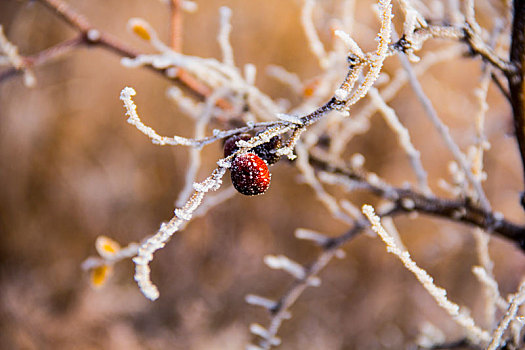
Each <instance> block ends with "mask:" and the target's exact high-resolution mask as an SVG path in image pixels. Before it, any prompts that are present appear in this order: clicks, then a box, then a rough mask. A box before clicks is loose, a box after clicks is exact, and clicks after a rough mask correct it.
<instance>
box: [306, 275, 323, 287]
mask: <svg viewBox="0 0 525 350" xmlns="http://www.w3.org/2000/svg"><path fill="white" fill-rule="evenodd" d="M306 283H307V284H308V285H309V286H311V287H319V286H320V285H321V279H320V278H319V277H317V276H312V277H309V278H308V280H307V281H306Z"/></svg>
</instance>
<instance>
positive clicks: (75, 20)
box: [0, 0, 232, 110]
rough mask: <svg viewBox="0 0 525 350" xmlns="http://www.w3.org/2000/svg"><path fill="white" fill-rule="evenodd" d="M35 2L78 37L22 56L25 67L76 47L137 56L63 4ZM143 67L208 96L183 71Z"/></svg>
mask: <svg viewBox="0 0 525 350" xmlns="http://www.w3.org/2000/svg"><path fill="white" fill-rule="evenodd" d="M39 1H40V2H41V3H42V4H43V5H44V6H46V7H47V8H49V9H51V10H52V11H53V12H54V13H55V14H56V15H57V16H58V17H59V18H60V19H61V20H63V21H64V22H66V23H67V24H68V25H70V26H71V27H72V28H73V29H75V30H76V31H77V32H79V35H78V36H77V37H75V38H73V39H70V40H66V41H64V42H61V43H59V44H57V45H54V46H52V47H50V48H48V49H45V50H43V51H41V52H39V53H37V54H35V55H33V56H26V57H24V61H25V62H27V66H28V67H35V66H39V65H43V64H45V63H48V62H49V61H51V60H53V59H55V58H57V57H59V56H61V55H63V54H65V53H66V52H69V51H71V50H72V49H74V48H77V47H80V46H90V47H100V48H103V49H106V50H108V51H110V52H113V53H115V54H117V55H119V56H122V57H129V58H135V57H137V56H138V55H139V53H138V52H137V51H136V50H134V49H133V48H131V47H129V46H128V45H126V44H124V43H123V42H122V41H120V40H119V39H118V38H116V37H115V36H113V35H111V34H109V33H105V32H103V31H101V30H99V29H97V28H95V27H94V26H92V25H91V23H90V22H89V21H88V20H87V19H86V18H85V17H84V16H82V15H80V14H78V13H77V12H76V11H75V10H74V9H73V8H72V7H70V6H69V5H68V4H67V3H65V2H64V1H62V0H39ZM179 12H180V11H179ZM147 68H148V69H150V70H151V71H154V72H156V73H158V74H161V75H162V76H163V77H164V78H166V79H169V80H171V81H173V82H175V83H176V84H178V85H180V87H181V88H183V89H184V90H185V91H186V92H189V93H191V94H192V95H193V96H195V97H196V98H198V99H201V100H204V99H205V98H207V97H209V96H210V95H211V93H212V90H211V88H210V87H208V86H207V85H205V84H204V83H202V82H201V81H199V80H197V79H196V78H195V77H193V76H192V75H190V74H189V73H187V72H186V71H184V70H183V69H179V70H178V74H177V75H176V76H175V77H172V76H169V75H167V74H166V69H158V68H155V67H152V66H147ZM21 73H22V71H21V70H19V69H16V68H10V69H6V70H4V71H3V72H0V82H2V81H3V80H6V79H8V78H10V77H13V76H16V75H19V74H21ZM216 104H217V106H219V107H220V108H222V109H224V110H231V109H232V105H231V103H230V102H229V101H227V100H225V99H218V100H217V102H216Z"/></svg>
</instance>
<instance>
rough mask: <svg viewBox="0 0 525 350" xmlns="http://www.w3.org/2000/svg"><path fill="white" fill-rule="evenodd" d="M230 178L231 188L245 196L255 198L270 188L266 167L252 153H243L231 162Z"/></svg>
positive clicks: (263, 162) (268, 173) (264, 163)
mask: <svg viewBox="0 0 525 350" xmlns="http://www.w3.org/2000/svg"><path fill="white" fill-rule="evenodd" d="M230 170H231V178H232V183H233V187H235V189H236V190H237V191H239V192H240V193H241V194H244V195H246V196H256V195H258V194H263V193H264V192H266V190H267V189H268V187H270V178H271V175H270V172H269V171H268V165H267V164H266V162H265V161H264V160H262V159H261V158H260V157H259V156H258V155H256V154H254V153H244V154H241V155H239V156H237V157H235V159H234V160H233V162H232V166H231V169H230Z"/></svg>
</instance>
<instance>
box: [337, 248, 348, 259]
mask: <svg viewBox="0 0 525 350" xmlns="http://www.w3.org/2000/svg"><path fill="white" fill-rule="evenodd" d="M335 257H336V258H338V259H344V258H346V252H345V251H344V250H342V249H337V250H336V251H335Z"/></svg>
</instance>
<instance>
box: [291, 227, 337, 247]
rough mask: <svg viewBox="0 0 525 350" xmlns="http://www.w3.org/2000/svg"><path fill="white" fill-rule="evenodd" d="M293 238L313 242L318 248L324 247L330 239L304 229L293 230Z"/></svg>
mask: <svg viewBox="0 0 525 350" xmlns="http://www.w3.org/2000/svg"><path fill="white" fill-rule="evenodd" d="M295 237H296V238H297V239H305V240H309V241H312V242H314V243H315V244H317V245H319V246H324V245H325V244H326V243H327V242H328V241H330V238H329V237H327V236H325V235H323V234H321V233H319V232H316V231H312V230H308V229H305V228H298V229H297V230H295Z"/></svg>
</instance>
